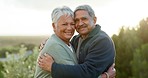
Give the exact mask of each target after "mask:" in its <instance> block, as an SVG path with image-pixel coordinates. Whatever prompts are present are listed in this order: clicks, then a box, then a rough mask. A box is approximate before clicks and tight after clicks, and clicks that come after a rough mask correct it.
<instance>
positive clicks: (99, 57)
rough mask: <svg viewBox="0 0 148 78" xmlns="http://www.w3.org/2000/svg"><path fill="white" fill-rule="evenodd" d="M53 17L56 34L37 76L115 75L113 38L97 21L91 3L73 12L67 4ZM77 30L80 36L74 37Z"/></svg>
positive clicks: (48, 43) (45, 50) (86, 77)
mask: <svg viewBox="0 0 148 78" xmlns="http://www.w3.org/2000/svg"><path fill="white" fill-rule="evenodd" d="M51 17H52V27H53V31H54V33H55V34H53V35H52V36H51V37H50V38H49V39H48V40H47V41H46V43H45V45H44V46H43V49H42V50H41V52H40V54H39V56H38V59H37V65H36V71H35V75H34V77H35V78H115V75H116V71H115V69H114V62H115V48H114V44H113V41H112V40H111V38H110V37H109V36H108V35H107V34H106V33H105V32H103V31H102V30H101V26H100V25H98V24H96V21H97V17H96V16H95V13H94V11H93V9H92V8H91V7H90V6H89V5H80V6H78V7H77V8H76V9H75V10H74V12H73V11H72V10H71V9H70V8H69V7H66V6H64V7H61V8H55V9H54V10H53V12H52V14H51ZM75 29H76V31H77V32H78V33H79V35H76V36H74V37H73V38H72V36H73V35H74V31H75ZM71 38H72V39H71ZM70 40H71V41H70Z"/></svg>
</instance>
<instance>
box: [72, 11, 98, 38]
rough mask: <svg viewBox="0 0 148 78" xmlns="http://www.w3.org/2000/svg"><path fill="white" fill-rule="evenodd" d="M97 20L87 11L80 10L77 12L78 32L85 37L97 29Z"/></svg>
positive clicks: (76, 26)
mask: <svg viewBox="0 0 148 78" xmlns="http://www.w3.org/2000/svg"><path fill="white" fill-rule="evenodd" d="M95 22H96V19H95V18H91V17H90V15H89V14H88V12H87V11H85V10H78V11H76V12H75V24H76V25H75V28H76V31H77V32H78V33H79V34H80V35H81V36H82V37H83V36H84V37H85V36H87V35H88V34H89V32H90V31H91V30H92V29H93V28H94V27H95Z"/></svg>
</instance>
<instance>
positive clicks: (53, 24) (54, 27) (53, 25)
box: [52, 23, 56, 32]
mask: <svg viewBox="0 0 148 78" xmlns="http://www.w3.org/2000/svg"><path fill="white" fill-rule="evenodd" d="M52 27H53V31H54V32H55V29H56V26H55V23H52Z"/></svg>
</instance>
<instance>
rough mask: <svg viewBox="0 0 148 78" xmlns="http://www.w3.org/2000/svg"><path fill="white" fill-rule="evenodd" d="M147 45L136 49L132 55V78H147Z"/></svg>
mask: <svg viewBox="0 0 148 78" xmlns="http://www.w3.org/2000/svg"><path fill="white" fill-rule="evenodd" d="M147 55H148V43H147V44H144V45H142V46H141V48H139V49H137V50H136V52H134V55H133V61H132V62H131V64H132V65H133V66H132V73H133V77H132V78H147V77H148V57H147Z"/></svg>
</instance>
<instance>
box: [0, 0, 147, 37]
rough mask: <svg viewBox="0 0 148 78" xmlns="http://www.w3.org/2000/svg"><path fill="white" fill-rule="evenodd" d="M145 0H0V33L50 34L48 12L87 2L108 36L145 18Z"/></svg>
mask: <svg viewBox="0 0 148 78" xmlns="http://www.w3.org/2000/svg"><path fill="white" fill-rule="evenodd" d="M147 3H148V1H147V0H0V36H27V35H29V36H33V35H51V34H53V29H52V26H51V25H52V24H51V23H52V22H51V12H52V10H53V9H54V8H56V7H61V6H69V7H70V8H71V9H72V10H74V9H75V8H76V7H77V6H79V5H83V4H88V5H90V6H91V7H92V8H93V9H94V11H95V14H96V17H97V24H100V25H101V28H102V30H104V31H105V32H106V33H107V34H109V35H110V36H112V35H113V34H118V32H119V30H120V28H121V26H130V27H134V26H137V25H138V22H139V21H140V20H142V19H143V18H146V17H148V10H147V7H148V4H147Z"/></svg>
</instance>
